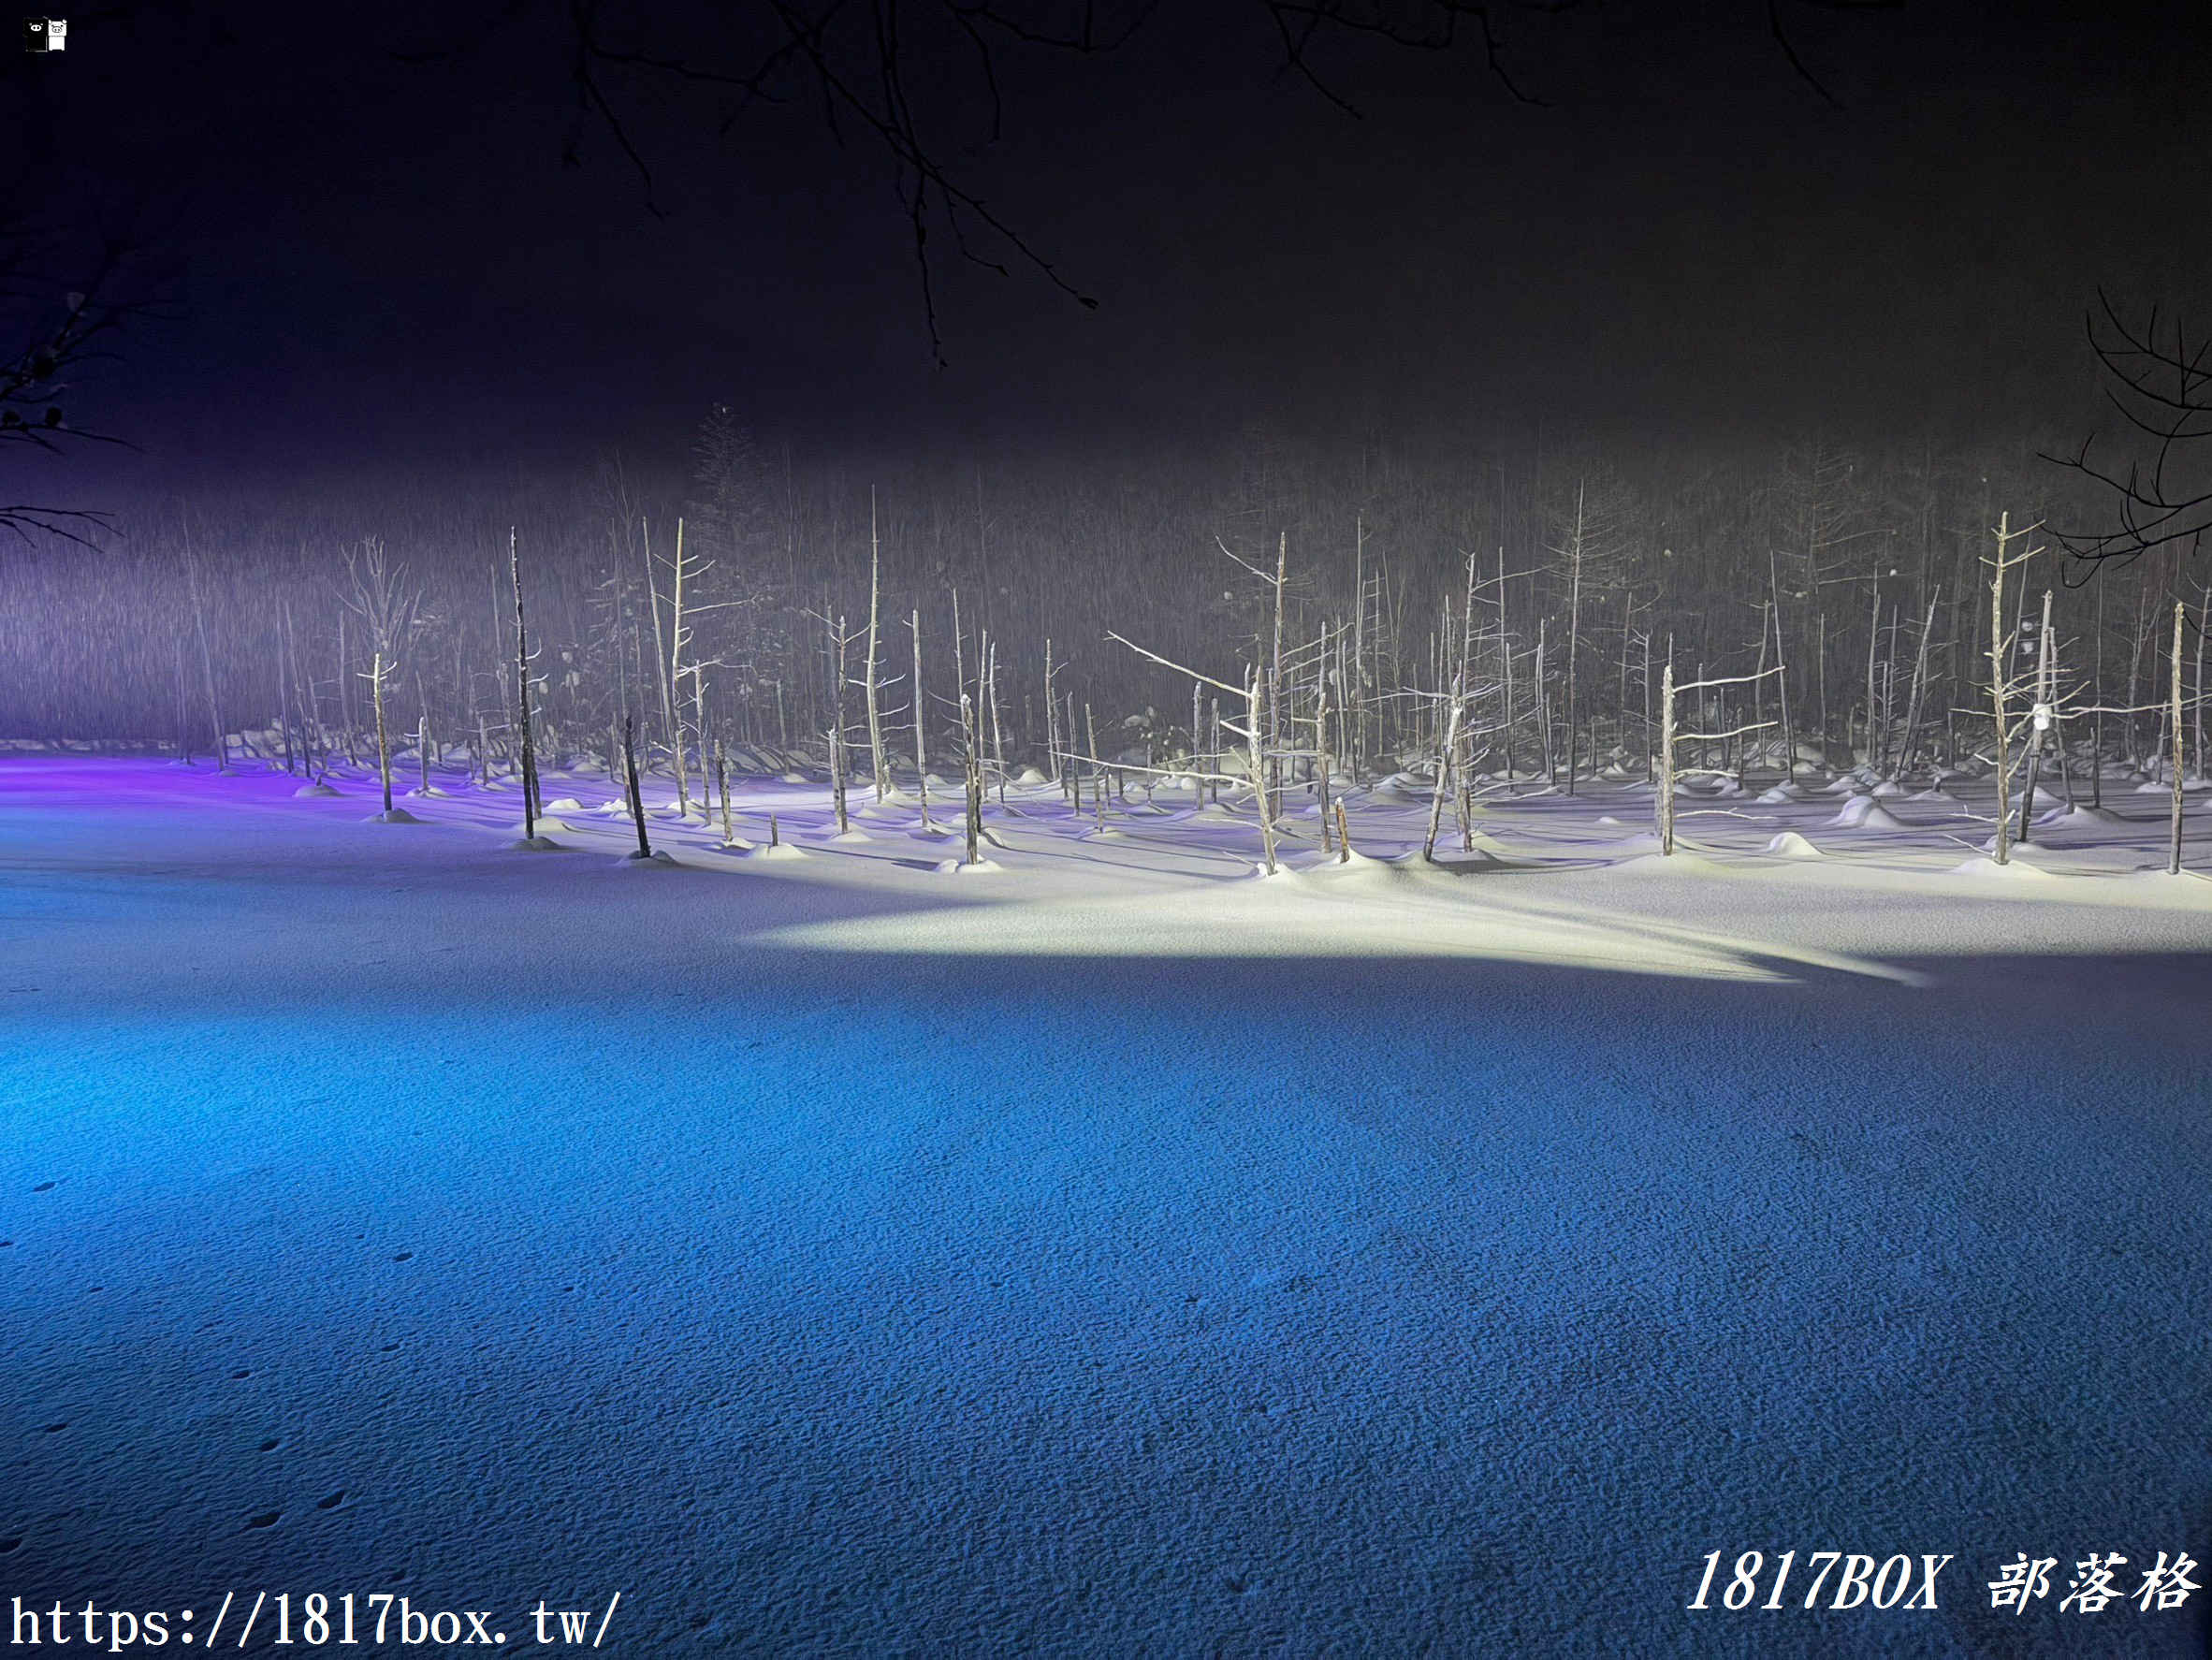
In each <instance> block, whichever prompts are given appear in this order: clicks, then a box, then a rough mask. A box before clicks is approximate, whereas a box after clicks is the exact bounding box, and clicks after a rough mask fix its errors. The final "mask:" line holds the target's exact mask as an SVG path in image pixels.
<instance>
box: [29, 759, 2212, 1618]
mask: <svg viewBox="0 0 2212 1660" xmlns="http://www.w3.org/2000/svg"><path fill="white" fill-rule="evenodd" d="M152 775H153V769H152V768H151V767H149V768H147V769H145V771H144V773H143V774H142V775H130V776H133V777H138V776H152ZM79 776H80V775H76V774H63V773H57V772H54V771H40V770H38V769H36V768H34V767H30V766H28V765H25V766H23V767H20V768H16V769H14V770H11V771H8V772H7V773H6V774H4V775H0V873H4V876H5V884H4V886H0V1122H4V1123H5V1126H6V1134H5V1137H4V1138H0V1239H5V1240H7V1242H8V1243H7V1245H6V1247H5V1248H0V1317H4V1318H5V1321H6V1331H7V1389H6V1390H5V1391H4V1392H0V1436H4V1437H5V1441H4V1443H0V1444H4V1445H5V1447H6V1448H7V1455H6V1465H5V1468H6V1475H5V1478H4V1479H0V1545H4V1546H5V1547H6V1554H5V1555H0V1587H4V1588H5V1590H6V1592H7V1594H22V1596H23V1597H24V1599H25V1601H26V1603H29V1602H31V1601H33V1600H34V1599H36V1601H37V1603H38V1605H39V1606H41V1607H43V1606H45V1605H46V1604H47V1603H49V1602H51V1600H53V1599H54V1598H56V1597H59V1598H61V1599H62V1600H64V1601H65V1603H70V1604H72V1606H74V1604H76V1603H81V1602H82V1601H84V1600H86V1599H88V1598H89V1599H95V1600H97V1601H99V1602H100V1603H101V1604H102V1605H103V1606H107V1605H109V1604H115V1605H118V1606H130V1607H138V1608H157V1607H168V1608H178V1607H185V1606H195V1607H199V1608H201V1609H206V1608H208V1607H209V1606H210V1605H211V1602H212V1601H213V1600H214V1599H216V1598H219V1597H220V1595H221V1594H222V1593H223V1592H224V1591H226V1590H231V1589H236V1590H238V1591H240V1592H241V1593H244V1594H251V1593H252V1592H254V1591H255V1590H257V1589H267V1590H269V1592H271V1593H272V1594H273V1593H274V1592H276V1591H279V1590H288V1591H290V1592H292V1593H293V1594H295V1595H296V1596H297V1595H298V1594H305V1593H308V1592H313V1591H321V1592H324V1593H326V1594H332V1595H336V1594H340V1593H342V1592H346V1591H353V1592H356V1593H357V1594H363V1595H366V1594H371V1593H376V1592H395V1593H404V1594H410V1595H412V1596H413V1597H414V1598H415V1600H416V1603H417V1605H418V1606H434V1607H441V1608H476V1609H499V1610H502V1622H503V1625H504V1628H505V1629H506V1630H507V1631H508V1632H509V1634H510V1640H511V1641H519V1640H521V1633H522V1632H523V1631H524V1630H525V1629H527V1627H526V1626H522V1625H517V1624H516V1621H517V1619H518V1618H519V1614H518V1612H517V1610H519V1609H524V1608H527V1607H531V1606H534V1605H535V1604H536V1603H537V1602H538V1601H539V1599H540V1598H541V1597H543V1598H548V1599H551V1600H552V1602H553V1603H554V1605H555V1606H563V1605H565V1606H571V1607H579V1608H580V1607H586V1606H593V1607H604V1603H605V1601H606V1598H607V1597H608V1595H609V1594H611V1593H612V1592H614V1591H616V1590H618V1589H619V1590H621V1591H622V1593H623V1601H622V1604H621V1607H620V1611H619V1612H618V1614H617V1616H616V1618H615V1622H614V1626H613V1630H612V1634H611V1635H610V1637H609V1638H608V1641H607V1646H606V1648H605V1649H604V1650H603V1651H602V1652H612V1653H622V1654H637V1655H647V1654H651V1655H682V1654H691V1653H760V1654H777V1655H792V1654H816V1653H820V1654H831V1653H835V1654H854V1655H886V1654H894V1653H915V1654H942V1655H964V1656H965V1655H982V1654H1023V1655H1039V1654H1100V1655H1129V1654H1137V1653H1151V1654H1161V1655H1199V1654H1214V1653H1222V1654H1240V1655H1242V1654H1263V1653H1265V1654H1275V1653H1283V1654H1300V1655H1304V1654H1318V1653H1384V1654H1405V1653H1496V1654H1570V1653H1589V1654H1599V1653H1605V1654H1631V1653H1633V1654H1637V1655H1653V1654H1667V1653H1799V1652H1813V1651H1815V1650H1817V1651H1819V1652H1823V1653H1875V1652H1886V1651H1888V1650H1890V1649H1892V1648H1894V1649H1895V1650H1896V1652H1899V1653H1961V1654H1963V1653H1980V1652H1989V1650H1990V1648H1991V1646H1992V1645H1997V1644H2001V1643H2003V1642H2006V1641H2016V1640H2028V1639H2023V1638H2010V1637H2007V1636H2006V1635H2005V1634H2007V1633H2015V1632H2018V1631H2021V1630H2023V1629H2025V1628H2028V1627H2032V1628H2034V1635H2033V1638H2032V1641H2033V1642H2043V1641H2049V1642H2052V1643H2054V1644H2055V1643H2056V1642H2057V1641H2058V1639H2059V1638H2060V1637H2061V1636H2062V1635H2064V1634H2065V1633H2066V1632H2067V1631H2069V1630H2070V1629H2072V1628H2071V1627H2070V1626H2068V1625H2066V1624H2063V1622H2065V1621H2067V1620H2073V1621H2080V1620H2082V1619H2083V1616H2079V1615H2066V1616H2061V1615H2059V1613H2058V1612H2057V1611H2056V1610H2055V1608H2053V1607H2051V1606H2050V1605H2045V1608H2044V1609H2039V1610H2035V1611H2031V1612H2030V1614H2028V1615H2026V1616H2024V1617H2021V1618H2018V1619H2014V1618H2013V1617H2011V1616H2003V1615H1993V1614H1991V1613H1990V1612H1989V1611H1988V1610H1987V1606H1986V1605H1987V1594H1986V1591H1985V1590H1983V1589H1982V1585H1981V1581H1982V1580H1986V1579H1989V1578H1992V1577H1994V1570H1995V1567H1996V1565H1997V1564H1998V1563H1999V1562H2000V1561H2009V1560H2010V1559H2011V1558H2012V1557H2013V1556H2014V1554H2015V1553H2016V1552H2017V1551H2021V1550H2023V1549H2025V1550H2028V1551H2030V1553H2031V1554H2036V1555H2052V1556H2059V1557H2060V1558H2062V1559H2066V1560H2069V1561H2070V1560H2071V1556H2072V1554H2078V1553H2079V1552H2082V1551H2088V1550H2092V1549H2095V1550H2106V1551H2109V1550H2117V1551H2121V1552H2123V1553H2125V1554H2127V1555H2128V1556H2129V1557H2130V1558H2131V1560H2132V1561H2135V1560H2140V1561H2142V1562H2144V1563H2146V1564H2147V1562H2148V1560H2149V1559H2150V1557H2151V1556H2152V1555H2154V1554H2155V1553H2156V1551H2160V1550H2167V1551H2174V1550H2179V1549H2184V1548H2187V1549H2190V1550H2191V1551H2192V1552H2193V1553H2194V1554H2196V1555H2197V1556H2198V1557H2199V1559H2200V1560H2212V1551H2206V1550H2205V1549H2204V1547H2205V1544H2206V1542H2207V1523H2208V1522H2212V1439H2208V1437H2207V1433H2206V1429H2205V1424H2206V1412H2205V1405H2206V1402H2207V1400H2212V1389H2208V1387H2207V1386H2208V1385H2212V1336H2208V1334H2212V1276H2208V1275H2207V1274H2206V1273H2205V1262H2206V1261H2207V1251H2206V1246H2207V1241H2208V1235H2212V1229H2208V1227H2207V1223H2208V1222H2212V1114H2208V1113H2207V1112H2206V1102H2207V1086H2206V1085H2205V1078H2206V1076H2207V1070H2206V1062H2207V1060H2208V1059H2212V1029H2208V1028H2207V1026H2206V1023H2205V1018H2204V1011H2205V1007H2206V1006H2207V1005H2206V994H2207V992H2212V974H2208V973H2207V970H2206V963H2205V958H2204V957H2203V956H2202V955H2185V954H2183V955H2177V954H2157V955H2151V954H2144V955H2134V956H2121V955H2112V956H2106V957H2102V958H2068V957H2060V956H2021V957H2017V958H2015V959H2013V960H2007V961H1997V960H1988V959H1978V958H1975V959H1960V960H1955V961H1950V962H1946V963H1944V964H1943V965H1941V966H1940V969H1939V970H1934V971H1936V972H1937V973H1938V979H1939V984H1938V985H1937V986H1936V987H1935V988H1934V989H1933V990H1932V991H1916V990H1914V989H1913V988H1910V987H1906V986H1901V985H1898V984H1894V983H1887V982H1884V981H1879V980H1871V979H1866V978H1860V977H1853V976H1846V975H1843V974H1825V973H1819V972H1810V973H1808V974H1806V975H1804V976H1802V977H1801V978H1799V979H1798V980H1797V981H1796V982H1795V983H1785V984H1773V983H1729V982H1723V981H1701V980H1693V979H1682V978H1666V977H1654V976H1651V975H1608V974H1604V973H1598V972H1588V971H1575V970H1570V969H1565V968H1548V967H1541V966H1529V965H1510V964H1495V963H1480V962H1469V961H1423V960H1419V959H1369V960H1345V961H1338V960H1332V959H1327V958H1309V959H1305V960H1300V961H1275V960H1267V959H1260V958H1241V959H1238V958H1222V959H1218V960H1208V959H1203V958H1200V959H1186V960H1178V961H1150V962H1137V961H1120V962H1115V963H1113V964H1100V963H1098V962H1093V961H1087V960H1085V959H1084V958H1083V957H1081V956H1074V955H1070V956H1063V957H1055V958H1051V959H1035V958H1031V959H998V958H992V957H988V956H980V957H979V956H944V955H929V956H902V955H898V954H881V953H878V954H866V955H861V954H838V953H836V952H832V951H826V950H807V949H797V948H793V947H790V946H781V947H776V948H773V949H771V948H769V947H768V946H767V945H765V944H764V943H763V942H762V941H761V939H760V938H759V937H760V936H761V935H763V934H764V932H765V931H766V930H767V929H769V928H770V927H772V926H774V925H779V924H785V923H791V922H794V921H799V920H806V919H820V918H822V917H834V916H839V915H844V916H851V915H858V914H862V913H865V912H869V911H874V910H883V909H885V908H888V907H891V906H893V905H894V904H898V905H904V906H911V905H914V904H918V903H921V901H918V900H912V899H896V900H895V899H893V898H887V897H886V896H884V895H882V894H881V893H879V892H874V891H863V890H860V889H855V888H849V887H848V888H839V887H836V886H824V885H817V884H811V883H809V882H806V881H789V880H785V879H782V878H779V877H776V876H769V875H749V874H745V873H742V872H732V873H726V874H724V873H716V874H707V873H702V872H698V871H688V872H687V871H673V872H669V873H667V874H666V875H665V876H664V877H648V878H644V879H638V878H633V877H631V876H629V875H628V874H626V873H624V872H622V871H620V870H618V869H616V868H614V867H613V866H612V865H611V862H610V861H608V860H606V859H602V858H597V857H587V856H584V855H575V856H569V857H562V858H555V857H550V856H548V857H545V858H528V857H519V856H517V855H515V854H513V853H510V852H505V851H503V850H502V848H501V847H500V846H499V844H498V842H497V841H496V840H495V839H493V838H491V837H486V836H484V835H483V834H481V833H480V832H476V831H471V830H461V829H454V828H450V827H439V826H436V825H426V826H421V827H416V828H404V827H395V826H379V825H369V824H364V823H360V821H359V814H358V812H357V811H350V812H349V811H343V810H335V809H333V808H330V807H329V806H328V805H327V804H320V803H318V804H298V803H294V802H292V801H290V800H288V799H285V800H282V801H280V800H279V799H278V796H277V794H276V793H275V792H274V791H273V790H270V791H265V792H262V793H260V794H255V792H254V791H253V790H252V789H250V788H248V787H247V786H246V785H244V784H240V786H239V787H238V788H237V789H236V790H234V791H232V793H231V794H230V795H229V796H226V797H225V799H224V802H223V803H219V804H218V803H212V802H211V801H210V800H207V799H203V798H202V797H203V796H206V795H208V794H211V786H208V785H206V784H200V785H197V786H196V788H197V789H198V790H199V791H200V793H201V794H200V795H191V794H187V793H185V792H184V791H183V790H182V788H181V787H180V788H179V789H178V790H177V791H176V792H175V799H173V800H164V799H160V798H158V796H157V795H156V794H153V793H152V792H151V791H149V790H145V789H139V788H138V787H137V786H134V785H130V784H128V783H127V782H126V781H121V780H124V778H125V775H124V772H123V771H121V770H120V769H119V770H117V771H116V772H114V773H113V774H112V775H106V774H103V775H99V777H100V778H101V780H102V781H101V783H100V786H99V788H98V789H97V790H96V791H93V792H88V791H87V790H86V789H84V788H81V787H80V786H78V785H77V784H75V783H73V782H71V781H70V780H71V779H74V778H76V777H79ZM347 805H348V806H349V807H357V803H352V804H347ZM1008 880H1012V879H1011V878H1009V879H1008ZM961 886H962V888H963V892H962V893H961V894H960V895H958V896H955V897H952V898H948V899H946V900H944V901H943V903H948V904H950V903H955V902H960V901H964V900H966V899H967V898H968V893H967V891H966V890H965V884H961ZM997 891H998V890H997V889H994V892H995V893H996V892H997ZM49 1184H51V1186H49ZM272 1514H273V1515H274V1516H275V1518H276V1520H275V1521H274V1522H269V1523H268V1524H267V1525H263V1526H252V1525H249V1523H250V1522H255V1521H259V1520H261V1519H263V1518H266V1517H269V1516H270V1515H272ZM1793 1547H1794V1548H1796V1549H1797V1550H1798V1551H1814V1550H1824V1549H1841V1550H1845V1551H1869V1552H1871V1553H1873V1554H1874V1555H1876V1556H1877V1557H1880V1556H1885V1555H1887V1554H1889V1553H1890V1552H1893V1551H1905V1552H1911V1553H1915V1554H1916V1553H1919V1552H1922V1551H1928V1552H1941V1551H1953V1552H1957V1553H1958V1560H1957V1561H1956V1562H1954V1563H1953V1564H1952V1565H1950V1567H1948V1568H1947V1569H1946V1570H1945V1572H1944V1575H1943V1580H1942V1586H1943V1607H1942V1610H1941V1611H1940V1612H1938V1613H1935V1614H1925V1613H1922V1614H1904V1613H1892V1614H1886V1615H1877V1614H1873V1613H1871V1612H1870V1611H1869V1610H1865V1609H1861V1610H1858V1611H1856V1612H1853V1613H1836V1614H1806V1613H1803V1612H1797V1611H1792V1612H1787V1613H1775V1614H1764V1615H1757V1616H1754V1615H1751V1614H1745V1615H1728V1614H1724V1613H1722V1612H1719V1611H1717V1610H1713V1611H1708V1612H1706V1613H1703V1614H1695V1613H1688V1612H1684V1611H1682V1607H1681V1605H1682V1604H1683V1603H1685V1602H1686V1601H1687V1600H1688V1599H1689V1596H1690V1594H1691V1593H1692V1592H1693V1591H1694V1589H1695V1583H1696V1578H1697V1573H1698V1570H1699V1568H1700V1566H1701V1565H1702V1562H1703V1559H1704V1557H1705V1554H1706V1553H1707V1552H1708V1551H1713V1550H1721V1551H1724V1552H1725V1553H1726V1558H1727V1559H1730V1560H1732V1559H1733V1557H1734V1555H1735V1553H1736V1552H1737V1551H1740V1550H1745V1549H1753V1548H1756V1549H1762V1550H1765V1551H1768V1552H1769V1553H1772V1552H1775V1551H1781V1550H1785V1549H1790V1548H1793ZM1725 1571H1726V1570H1725V1566H1724V1570H1723V1572H1724V1574H1725ZM2064 1571H2065V1570H2064V1569H2063V1568H2062V1569H2061V1574H2060V1578H2059V1580H2058V1584H2059V1588H2060V1589H2061V1590H2062V1588H2063V1574H2064ZM2200 1577H2203V1576H2200ZM2131 1582H2132V1581H2131ZM2058 1594H2059V1593H2058V1592H2056V1591H2055V1592H2054V1594H2053V1596H2052V1598H2051V1603H2052V1604H2055V1603H2056V1601H2057V1596H2058ZM2207 1602H2212V1593H2206V1594H2199V1595H2198V1596H2197V1597H2195V1598H2193V1599H2192V1601H2191V1604H2190V1607H2189V1608H2187V1609H2184V1610H2181V1611H2178V1612H2174V1613H2167V1614H2164V1615H2142V1614H2139V1613H2137V1612H2136V1611H2135V1609H2133V1608H2132V1605H2116V1607H2115V1608H2114V1609H2110V1610H2108V1611H2107V1612H2106V1613H2105V1614H2103V1615H2102V1616H2100V1617H2099V1619H2100V1621H2101V1624H2099V1625H2098V1627H2097V1630H2098V1632H2099V1638H2098V1640H2099V1642H2100V1644H2104V1645H2109V1646H2103V1647H2101V1648H2100V1649H2099V1652H2100V1653H2176V1654H2178V1653H2198V1652H2201V1649H2202V1646H2203V1644H2204V1641H2205V1630H2206V1625H2205V1604H2206V1603H2207ZM202 1618H203V1619H204V1618H205V1615H204V1613H203V1615H202ZM1760 1621H1763V1622H1764V1624H1759V1623H1758V1622H1760ZM2007 1622H2009V1624H2008V1623H2007ZM255 1640H256V1642H257V1643H258V1642H259V1640H260V1639H259V1638H256V1639H255ZM2025 1652H2039V1651H2036V1650H2034V1649H2033V1648H2032V1646H2031V1647H2030V1650H2029V1651H2025Z"/></svg>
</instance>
